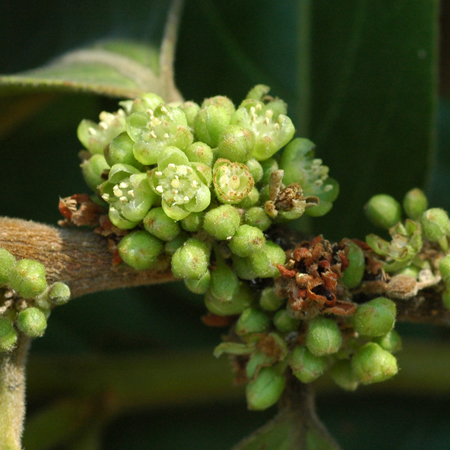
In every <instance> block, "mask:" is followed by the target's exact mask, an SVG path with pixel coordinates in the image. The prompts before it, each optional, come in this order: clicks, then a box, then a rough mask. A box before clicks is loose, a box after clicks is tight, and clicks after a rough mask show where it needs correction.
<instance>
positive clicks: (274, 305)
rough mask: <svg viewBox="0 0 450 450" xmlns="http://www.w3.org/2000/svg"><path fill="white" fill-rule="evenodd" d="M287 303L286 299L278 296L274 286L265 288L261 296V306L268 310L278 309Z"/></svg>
mask: <svg viewBox="0 0 450 450" xmlns="http://www.w3.org/2000/svg"><path fill="white" fill-rule="evenodd" d="M285 303H286V299H285V298H281V297H278V295H276V291H275V288H274V287H267V288H265V289H263V290H262V292H261V297H260V298H259V306H261V308H263V309H265V310H266V311H278V310H279V309H280V308H281V307H282V306H284V304H285Z"/></svg>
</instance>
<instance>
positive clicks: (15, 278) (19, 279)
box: [9, 259, 47, 298]
mask: <svg viewBox="0 0 450 450" xmlns="http://www.w3.org/2000/svg"><path fill="white" fill-rule="evenodd" d="M9 284H10V286H11V287H12V288H13V289H14V290H15V291H17V292H18V293H19V294H20V295H21V296H22V297H23V298H36V297H37V296H38V295H40V294H42V293H43V292H44V291H45V289H46V288H47V281H46V279H45V267H44V266H43V265H42V264H41V263H40V262H37V261H33V260H31V259H22V260H20V261H19V262H18V263H17V264H16V266H15V267H14V269H13V270H12V271H11V276H10V283H9Z"/></svg>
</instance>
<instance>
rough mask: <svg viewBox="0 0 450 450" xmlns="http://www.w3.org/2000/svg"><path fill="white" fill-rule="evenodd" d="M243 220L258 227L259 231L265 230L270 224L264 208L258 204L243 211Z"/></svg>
mask: <svg viewBox="0 0 450 450" xmlns="http://www.w3.org/2000/svg"><path fill="white" fill-rule="evenodd" d="M244 222H245V223H246V224H247V225H251V226H252V227H256V228H259V229H260V230H261V231H266V230H267V229H268V228H270V226H271V225H272V221H271V220H270V217H269V216H268V215H267V213H266V211H265V210H264V208H261V207H259V206H253V207H252V208H250V209H249V210H247V211H246V212H245V214H244Z"/></svg>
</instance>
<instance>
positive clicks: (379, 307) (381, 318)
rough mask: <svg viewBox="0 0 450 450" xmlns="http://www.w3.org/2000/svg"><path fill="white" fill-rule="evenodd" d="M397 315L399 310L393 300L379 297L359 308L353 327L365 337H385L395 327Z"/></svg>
mask: <svg viewBox="0 0 450 450" xmlns="http://www.w3.org/2000/svg"><path fill="white" fill-rule="evenodd" d="M396 314H397V308H396V306H395V303H394V302H393V301H392V300H389V299H388V298H384V297H378V298H375V299H373V300H370V302H367V303H364V304H363V305H361V306H359V307H358V309H357V311H356V313H355V315H354V317H353V321H352V323H353V327H354V328H355V331H356V332H357V333H359V334H361V335H363V336H372V337H374V336H383V335H385V334H386V333H388V332H389V331H390V330H392V328H393V327H394V324H395V316H396Z"/></svg>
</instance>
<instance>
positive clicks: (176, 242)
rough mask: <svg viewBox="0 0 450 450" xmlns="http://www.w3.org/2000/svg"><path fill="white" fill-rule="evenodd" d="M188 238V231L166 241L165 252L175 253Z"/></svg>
mask: <svg viewBox="0 0 450 450" xmlns="http://www.w3.org/2000/svg"><path fill="white" fill-rule="evenodd" d="M188 238H189V237H188V235H187V234H186V233H184V232H181V233H180V234H179V235H178V236H177V237H176V238H175V239H172V240H171V241H168V242H166V243H165V245H164V253H167V254H168V255H173V254H174V253H175V252H176V251H177V250H178V249H179V248H180V247H181V246H182V245H183V244H184V243H185V242H186V241H187V240H188Z"/></svg>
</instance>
